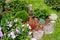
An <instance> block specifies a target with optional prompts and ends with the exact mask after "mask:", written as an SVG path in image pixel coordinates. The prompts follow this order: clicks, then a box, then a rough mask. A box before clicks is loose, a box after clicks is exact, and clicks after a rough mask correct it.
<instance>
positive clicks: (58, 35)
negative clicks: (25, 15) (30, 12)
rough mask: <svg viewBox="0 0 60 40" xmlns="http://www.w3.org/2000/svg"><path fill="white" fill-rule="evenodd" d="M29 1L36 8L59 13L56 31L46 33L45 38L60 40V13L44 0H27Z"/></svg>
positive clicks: (46, 39)
mask: <svg viewBox="0 0 60 40" xmlns="http://www.w3.org/2000/svg"><path fill="white" fill-rule="evenodd" d="M25 1H26V2H27V3H29V4H30V3H31V4H33V9H34V8H40V9H46V10H47V11H48V12H49V13H56V14H57V15H58V19H57V21H56V24H55V26H54V27H55V30H54V33H53V34H51V35H44V36H43V40H60V14H59V13H57V12H56V11H54V10H52V9H51V8H50V7H49V6H47V5H46V4H44V0H25Z"/></svg>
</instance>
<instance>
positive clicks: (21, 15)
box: [15, 11, 28, 21]
mask: <svg viewBox="0 0 60 40" xmlns="http://www.w3.org/2000/svg"><path fill="white" fill-rule="evenodd" d="M15 17H18V18H21V19H22V21H26V20H28V13H27V12H26V11H19V12H16V14H15Z"/></svg>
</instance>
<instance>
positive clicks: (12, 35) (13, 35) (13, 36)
mask: <svg viewBox="0 0 60 40" xmlns="http://www.w3.org/2000/svg"><path fill="white" fill-rule="evenodd" d="M10 35H11V37H12V38H13V39H14V38H16V35H15V34H14V31H12V32H11V33H10Z"/></svg>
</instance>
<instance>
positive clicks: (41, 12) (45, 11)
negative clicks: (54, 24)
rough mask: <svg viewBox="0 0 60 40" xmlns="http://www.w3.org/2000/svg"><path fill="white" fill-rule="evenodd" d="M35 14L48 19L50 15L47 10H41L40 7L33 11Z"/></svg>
mask: <svg viewBox="0 0 60 40" xmlns="http://www.w3.org/2000/svg"><path fill="white" fill-rule="evenodd" d="M33 16H35V17H37V18H38V19H40V18H42V19H46V18H47V17H48V16H49V13H48V12H47V10H45V9H44V10H40V9H35V10H34V12H33Z"/></svg>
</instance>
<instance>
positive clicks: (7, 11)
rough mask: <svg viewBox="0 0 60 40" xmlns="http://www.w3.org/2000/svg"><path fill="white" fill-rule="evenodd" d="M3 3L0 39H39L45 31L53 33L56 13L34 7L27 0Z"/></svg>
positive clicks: (0, 19) (0, 18)
mask: <svg viewBox="0 0 60 40" xmlns="http://www.w3.org/2000/svg"><path fill="white" fill-rule="evenodd" d="M1 1H2V0H1ZM1 4H2V5H1V8H2V9H1V12H0V13H2V15H1V14H0V15H1V16H0V39H3V40H34V39H35V40H37V39H41V38H42V36H43V34H44V32H45V34H51V33H53V26H54V23H55V20H56V19H57V15H56V14H49V12H48V11H47V10H45V9H43V10H42V9H38V8H36V9H33V8H32V6H33V5H32V4H27V3H26V2H25V1H19V0H14V1H11V2H9V1H8V2H7V0H6V1H4V2H3V1H2V2H1ZM4 4H5V5H4ZM36 32H37V33H36ZM34 33H35V34H34ZM37 35H38V36H37ZM32 36H33V38H32ZM35 36H36V37H35ZM31 38H32V39H31Z"/></svg>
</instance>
